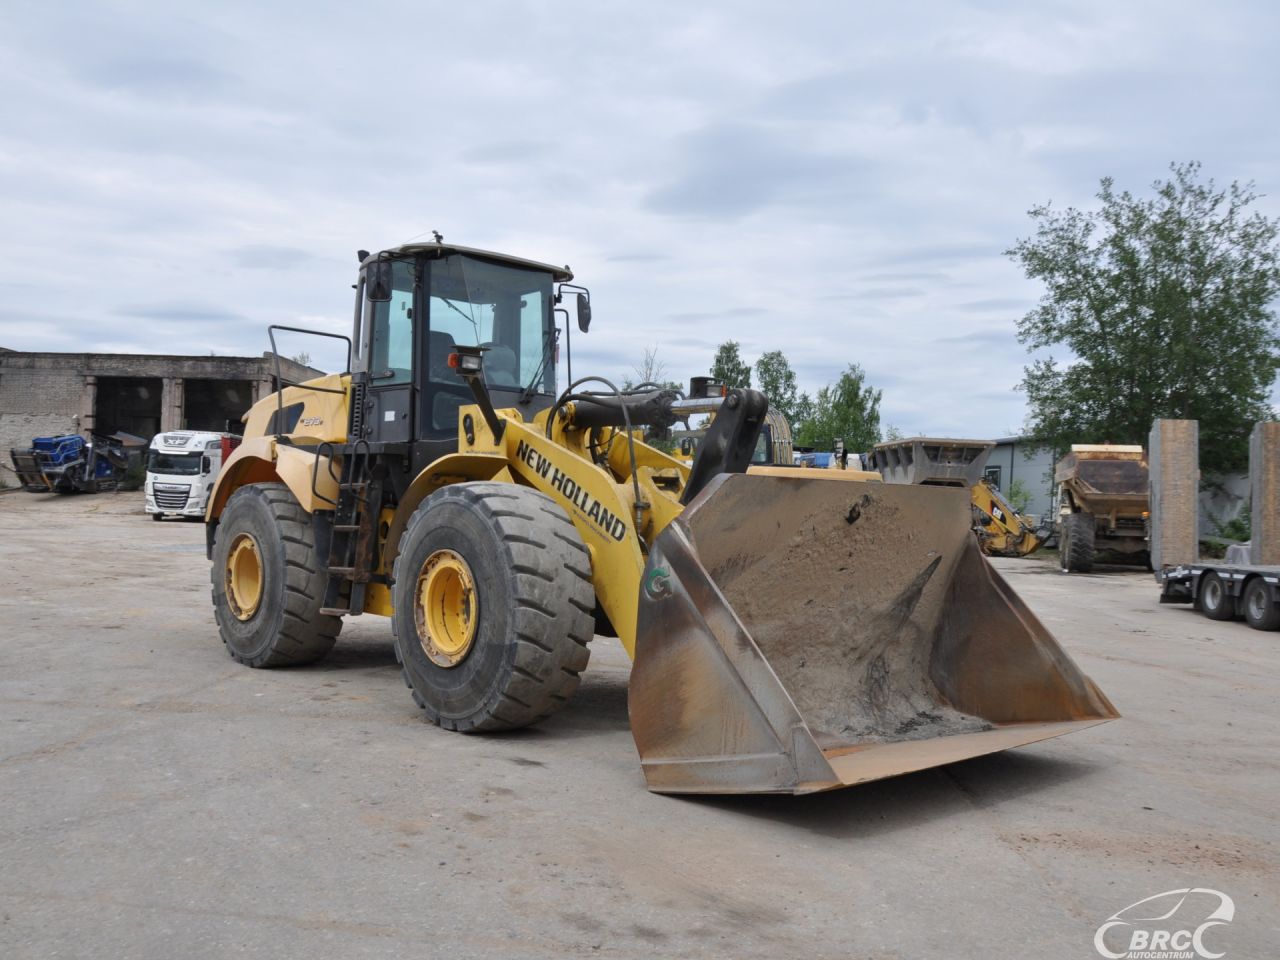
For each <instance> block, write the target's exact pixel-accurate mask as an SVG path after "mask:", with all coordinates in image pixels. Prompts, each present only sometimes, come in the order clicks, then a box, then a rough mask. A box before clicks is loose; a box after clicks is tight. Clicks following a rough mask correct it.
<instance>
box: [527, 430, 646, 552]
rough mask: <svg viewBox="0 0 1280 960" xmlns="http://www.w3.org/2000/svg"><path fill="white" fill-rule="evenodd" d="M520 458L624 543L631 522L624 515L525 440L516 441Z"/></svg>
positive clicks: (590, 517)
mask: <svg viewBox="0 0 1280 960" xmlns="http://www.w3.org/2000/svg"><path fill="white" fill-rule="evenodd" d="M516 457H517V458H518V459H520V460H523V461H524V462H525V463H526V464H528V465H529V469H531V470H532V471H533V472H534V473H536V474H537V475H538V476H540V477H542V479H544V480H546V481H548V482H549V483H550V484H551V486H552V487H553V488H554V489H555V490H556V491H557V492H559V493H560V494H561V496H563V497H564V498H565V499H566V500H568V501H569V502H570V503H571V504H572V505H573V507H574V509H576V510H577V511H579V512H580V513H581V514H582V515H583V516H584V517H586V518H587V519H588V520H590V521H591V522H592V523H594V524H595V525H596V526H598V527H599V528H600V532H601V533H603V534H604V535H605V536H607V537H609V538H611V539H613V540H617V541H619V542H621V541H622V538H623V537H625V536H626V535H627V525H626V523H624V522H623V520H622V518H621V517H619V516H617V515H616V514H614V513H613V512H611V511H610V510H608V509H606V508H605V507H604V506H603V505H602V504H601V503H600V501H599V500H597V499H596V498H595V497H593V496H591V494H589V493H587V491H586V490H584V489H583V488H582V487H581V486H579V485H578V484H577V483H575V482H574V480H573V478H572V477H570V476H569V475H568V474H567V473H564V472H563V471H562V470H560V468H559V467H556V466H555V465H554V464H552V462H551V461H550V460H548V459H547V458H546V457H544V456H543V455H542V454H540V453H539V452H538V451H537V450H535V449H533V447H531V446H529V444H527V443H525V442H524V441H523V440H521V441H520V442H519V443H518V444H516Z"/></svg>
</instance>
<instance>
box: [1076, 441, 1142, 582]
mask: <svg viewBox="0 0 1280 960" xmlns="http://www.w3.org/2000/svg"><path fill="white" fill-rule="evenodd" d="M1053 479H1054V482H1055V483H1056V484H1057V485H1058V556H1059V558H1060V562H1061V564H1062V569H1063V570H1064V571H1066V572H1068V573H1088V572H1089V571H1091V570H1092V569H1093V564H1094V560H1095V559H1096V557H1097V556H1098V554H1100V553H1104V552H1106V553H1111V554H1113V555H1116V556H1117V557H1118V558H1119V559H1120V560H1121V561H1122V562H1129V563H1139V564H1143V565H1147V566H1149V565H1150V563H1151V553H1150V543H1149V541H1148V536H1149V526H1148V522H1149V520H1150V517H1151V512H1150V511H1151V501H1150V491H1149V486H1148V481H1147V454H1146V451H1144V450H1143V448H1142V447H1140V446H1136V445H1133V446H1130V445H1122V444H1111V443H1097V444H1073V445H1072V447H1071V452H1070V453H1068V454H1067V455H1066V456H1065V457H1063V458H1062V459H1061V460H1059V461H1058V464H1057V466H1056V467H1055V468H1054V475H1053Z"/></svg>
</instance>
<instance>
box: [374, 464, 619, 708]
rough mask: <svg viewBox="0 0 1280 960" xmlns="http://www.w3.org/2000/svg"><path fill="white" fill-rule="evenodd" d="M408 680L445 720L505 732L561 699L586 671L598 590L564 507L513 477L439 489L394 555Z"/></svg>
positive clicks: (397, 624) (400, 653) (400, 650)
mask: <svg viewBox="0 0 1280 960" xmlns="http://www.w3.org/2000/svg"><path fill="white" fill-rule="evenodd" d="M392 600H393V611H394V612H393V616H392V631H393V632H394V634H395V645H396V657H397V659H399V661H400V663H401V665H402V667H403V669H404V679H405V684H406V685H407V686H408V687H409V688H410V689H411V690H412V691H413V699H414V701H415V702H416V703H417V704H418V706H420V707H422V709H423V710H425V711H426V714H427V718H428V719H429V720H431V721H432V722H433V723H436V724H439V725H440V726H442V727H444V728H445V729H448V730H458V731H462V732H470V731H476V732H479V731H491V730H510V729H513V728H516V727H523V726H527V725H529V724H532V723H536V722H537V721H539V720H542V719H543V718H545V717H547V716H550V715H551V714H552V713H554V712H556V711H557V710H559V709H560V708H561V707H563V706H564V705H565V704H566V703H567V702H568V699H569V696H570V695H571V694H572V693H573V691H574V690H576V689H577V687H578V683H579V675H580V674H581V673H582V671H583V670H585V669H586V666H587V660H588V658H589V657H590V651H589V650H588V649H587V644H588V642H590V640H591V637H592V626H593V619H592V611H593V610H594V608H595V590H594V587H593V586H592V583H591V561H590V556H589V554H588V553H587V548H586V547H585V546H584V545H583V543H582V539H581V538H580V537H579V536H578V531H577V529H576V528H575V527H574V525H573V522H572V521H571V520H570V519H569V517H568V515H567V514H566V513H565V512H564V510H563V509H561V508H560V506H559V505H558V504H556V502H555V501H554V500H552V499H551V498H550V497H548V496H546V495H545V494H542V493H539V492H538V491H536V490H531V489H529V488H527V487H520V486H516V485H514V484H509V483H459V484H454V485H452V486H448V487H445V488H443V489H442V490H438V491H437V492H436V493H434V494H432V495H431V496H430V497H428V498H427V499H426V500H425V501H424V502H423V504H422V505H421V506H420V507H419V508H418V510H417V512H416V513H415V514H414V515H413V519H412V520H410V522H409V527H408V529H407V530H406V531H405V533H404V537H403V539H402V540H401V544H400V553H399V556H397V558H396V561H395V585H394V587H393V595H392Z"/></svg>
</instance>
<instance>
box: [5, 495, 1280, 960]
mask: <svg viewBox="0 0 1280 960" xmlns="http://www.w3.org/2000/svg"><path fill="white" fill-rule="evenodd" d="M203 540H204V534H203V530H202V528H201V527H200V525H198V524H188V523H181V522H166V523H152V522H150V521H149V520H148V519H147V518H146V517H145V516H144V515H143V514H142V509H141V500H140V495H138V494H103V495H98V496H92V497H90V496H84V497H56V496H43V495H28V494H23V493H12V494H6V495H3V496H0V560H2V561H3V564H2V569H3V570H4V571H5V576H6V579H7V581H8V585H7V589H6V590H5V591H4V592H3V595H2V596H0V804H2V805H3V810H4V815H3V820H2V821H0V823H2V824H3V826H2V827H0V865H2V867H0V956H3V957H6V958H11V957H12V958H17V957H42V958H43V957H92V958H95V960H102V958H115V957H143V958H151V957H155V958H181V960H194V958H203V957H230V956H237V957H239V956H247V957H262V958H273V960H276V958H282V957H295V956H296V957H317V956H319V957H328V956H341V957H344V958H356V957H405V956H410V955H417V956H429V957H437V956H438V957H458V958H465V957H493V958H511V957H557V956H566V955H568V956H574V955H583V956H590V957H640V956H645V957H652V956H661V957H735V958H738V957H832V958H836V957H838V958H858V957H876V958H890V957H903V958H917V957H947V958H969V957H972V958H981V960H995V958H1005V957H1008V958H1027V957H1034V958H1043V960H1050V958H1088V957H1096V956H1098V954H1097V953H1096V952H1095V950H1094V947H1093V938H1094V934H1095V931H1096V930H1097V928H1098V926H1099V925H1100V924H1102V923H1103V922H1105V921H1106V920H1108V919H1109V918H1110V917H1111V916H1112V915H1113V914H1115V913H1116V912H1117V911H1119V910H1121V909H1122V908H1124V907H1126V906H1128V905H1129V904H1132V903H1135V902H1136V901H1139V900H1141V899H1143V898H1145V897H1149V896H1152V895H1154V894H1157V893H1161V892H1163V891H1167V890H1173V889H1179V888H1187V887H1207V888H1213V889H1215V890H1220V891H1222V892H1224V893H1226V894H1228V895H1229V896H1230V897H1231V898H1232V899H1233V900H1234V904H1235V908H1236V910H1235V918H1234V920H1233V921H1232V922H1231V923H1230V924H1228V925H1225V926H1221V927H1217V928H1215V929H1213V930H1211V931H1210V932H1209V933H1207V934H1206V941H1205V942H1206V946H1207V947H1211V948H1213V949H1214V952H1217V951H1220V950H1224V949H1225V950H1226V957H1228V958H1237V957H1270V956H1274V955H1275V953H1276V944H1277V935H1278V934H1280V930H1278V929H1277V918H1280V879H1278V878H1280V849H1278V844H1277V841H1278V839H1280V826H1278V825H1277V824H1278V821H1277V816H1276V795H1277V787H1278V786H1280V772H1278V769H1277V768H1278V759H1280V749H1278V747H1280V732H1278V731H1280V726H1278V725H1277V722H1276V721H1277V718H1278V715H1280V702H1278V700H1280V698H1278V697H1277V692H1278V691H1280V680H1278V679H1277V672H1278V671H1277V665H1278V664H1280V634H1264V633H1258V632H1255V631H1252V630H1250V629H1249V628H1248V627H1246V626H1245V625H1243V624H1241V623H1214V622H1211V621H1209V620H1206V619H1204V618H1202V617H1200V616H1198V615H1197V614H1195V613H1194V612H1192V611H1191V610H1189V609H1187V608H1183V607H1168V606H1163V607H1162V606H1159V605H1158V604H1157V602H1156V598H1157V591H1156V588H1155V586H1154V585H1153V583H1152V581H1151V579H1150V576H1149V575H1147V574H1143V573H1139V572H1134V571H1123V570H1119V569H1117V570H1112V571H1105V572H1101V573H1097V574H1093V575H1089V576H1071V577H1066V576H1063V575H1061V574H1059V573H1058V571H1057V569H1056V567H1055V566H1054V564H1053V563H1051V562H1044V561H1039V560H1036V559H1034V558H1032V559H1027V560H1007V561H998V562H997V566H998V567H999V568H1000V569H1001V571H1002V572H1004V573H1005V574H1006V575H1007V576H1008V577H1009V579H1010V581H1011V582H1012V584H1013V585H1014V587H1015V589H1016V590H1017V591H1018V592H1019V593H1021V595H1022V596H1023V597H1024V598H1025V599H1026V600H1027V602H1028V603H1029V604H1030V606H1031V607H1032V609H1034V610H1035V611H1036V612H1037V613H1038V614H1039V615H1040V616H1041V618H1042V619H1043V620H1044V621H1045V622H1046V624H1047V625H1048V626H1049V627H1050V629H1051V630H1053V631H1054V632H1055V634H1056V635H1057V637H1058V638H1059V640H1060V641H1061V642H1062V644H1063V645H1064V647H1065V648H1066V649H1067V650H1068V651H1069V652H1070V653H1071V655H1072V656H1073V657H1075V658H1076V659H1077V661H1078V662H1079V663H1080V664H1081V666H1082V667H1083V668H1084V670H1085V671H1086V672H1087V673H1089V674H1090V675H1091V676H1093V678H1094V679H1095V680H1096V681H1097V682H1098V683H1099V685H1100V686H1101V687H1102V689H1103V690H1104V691H1106V693H1107V694H1108V695H1109V696H1110V697H1111V699H1112V700H1113V701H1114V702H1115V704H1116V706H1117V707H1118V708H1119V709H1120V711H1121V712H1122V713H1123V714H1124V719H1123V720H1120V721H1117V722H1115V723H1111V724H1106V725H1104V726H1101V727H1097V728H1094V729H1092V730H1088V731H1085V732H1083V733H1079V734H1075V735H1073V736H1069V737H1064V738H1062V739H1059V740H1053V741H1049V742H1046V743H1043V744H1039V745H1036V746H1032V747H1026V748H1022V749H1019V750H1014V751H1008V752H1005V753H1002V754H998V755H994V756H990V757H985V758H980V759H976V760H971V761H968V762H965V763H962V764H956V765H953V766H951V767H947V768H943V769H937V770H930V771H926V772H923V773H919V774H914V775H911V776H905V777H900V778H897V779H894V780H889V781H884V782H880V783H876V784H871V785H868V786H864V787H860V788H856V789H851V790H844V791H837V792H834V793H830V794H823V795H818V796H812V797H805V798H758V797H757V798H734V799H718V800H707V799H672V798H665V797H660V796H655V795H653V794H650V793H648V792H647V791H646V790H645V789H644V784H643V780H642V778H641V775H640V769H639V764H638V762H637V760H636V755H635V749H634V746H633V745H632V742H631V737H630V733H629V731H628V727H627V714H626V682H627V671H628V661H627V658H626V656H625V654H624V653H623V651H622V649H621V647H620V646H618V644H617V642H616V641H613V640H606V639H599V638H598V639H597V640H596V641H595V642H594V643H593V645H592V646H593V657H592V666H591V668H590V670H589V671H588V673H587V675H586V678H585V682H584V684H583V687H582V689H581V690H580V692H579V694H578V695H577V696H576V697H575V699H574V701H573V702H572V703H571V705H570V706H569V708H568V709H566V710H565V711H564V712H563V713H561V714H560V715H558V716H557V717H555V718H554V719H553V720H551V721H550V722H548V723H546V724H544V725H542V726H541V727H538V728H536V729H533V730H527V731H521V732H518V733H514V734H508V735H501V736H485V737H468V736H462V735H458V734H451V733H446V732H443V731H441V730H438V729H436V728H434V727H432V726H430V725H428V724H426V723H425V722H424V721H423V720H422V718H421V716H420V713H419V711H418V710H417V709H416V708H415V707H414V705H413V703H412V701H411V699H410V698H409V695H408V692H407V691H406V690H405V688H404V686H403V684H402V682H401V679H400V675H399V671H398V670H397V668H396V664H395V658H394V654H393V652H392V647H391V640H390V631H389V629H388V624H387V623H386V622H385V621H382V620H379V619H377V618H374V617H365V618H359V619H353V620H352V621H350V622H349V623H348V624H347V626H346V628H345V630H344V633H343V636H342V639H341V640H340V641H339V644H338V646H337V648H336V649H335V651H334V653H333V655H332V656H331V657H330V658H329V659H328V660H327V661H326V662H324V663H323V664H320V665H317V666H314V667H309V668H302V669H293V670H277V671H254V670H249V669H246V668H244V667H240V666H237V665H236V664H235V663H233V662H232V661H231V660H230V659H229V658H228V657H227V656H226V654H225V652H224V650H223V649H222V646H221V644H220V642H219V641H218V638H217V633H216V630H215V628H214V624H213V617H212V613H211V610H210V607H209V597H208V566H207V562H206V560H205V558H204V550H203ZM1203 916H1204V914H1203V913H1202V914H1201V915H1200V917H1198V918H1192V920H1191V921H1189V922H1190V923H1191V925H1194V924H1195V923H1197V922H1199V920H1200V919H1203ZM1109 942H1110V941H1109Z"/></svg>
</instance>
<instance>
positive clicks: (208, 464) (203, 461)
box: [200, 457, 213, 473]
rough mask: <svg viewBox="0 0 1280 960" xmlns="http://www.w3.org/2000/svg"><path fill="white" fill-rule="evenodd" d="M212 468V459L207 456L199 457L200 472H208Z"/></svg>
mask: <svg viewBox="0 0 1280 960" xmlns="http://www.w3.org/2000/svg"><path fill="white" fill-rule="evenodd" d="M212 469H213V461H212V460H210V459H209V458H208V457H201V458H200V472H201V473H208V472H209V471H210V470H212Z"/></svg>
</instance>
